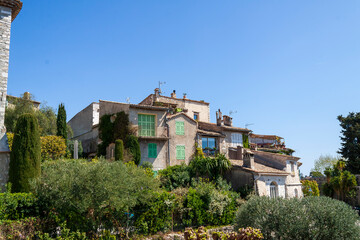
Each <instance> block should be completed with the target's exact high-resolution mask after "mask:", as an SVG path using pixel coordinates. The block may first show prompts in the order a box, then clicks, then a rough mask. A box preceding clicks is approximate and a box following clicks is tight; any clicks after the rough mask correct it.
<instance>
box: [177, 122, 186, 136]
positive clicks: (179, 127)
mask: <svg viewBox="0 0 360 240" xmlns="http://www.w3.org/2000/svg"><path fill="white" fill-rule="evenodd" d="M175 128H176V135H185V128H184V122H180V121H176V122H175Z"/></svg>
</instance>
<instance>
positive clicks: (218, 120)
mask: <svg viewBox="0 0 360 240" xmlns="http://www.w3.org/2000/svg"><path fill="white" fill-rule="evenodd" d="M221 124H222V113H221V110H220V108H219V111H217V112H216V125H218V126H221Z"/></svg>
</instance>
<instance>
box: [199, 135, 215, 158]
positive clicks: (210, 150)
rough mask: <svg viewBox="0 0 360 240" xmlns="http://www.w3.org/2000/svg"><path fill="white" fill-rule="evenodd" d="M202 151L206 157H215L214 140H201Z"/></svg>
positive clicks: (207, 138)
mask: <svg viewBox="0 0 360 240" xmlns="http://www.w3.org/2000/svg"><path fill="white" fill-rule="evenodd" d="M202 149H203V152H204V153H205V154H207V155H215V153H216V138H212V137H203V138H202Z"/></svg>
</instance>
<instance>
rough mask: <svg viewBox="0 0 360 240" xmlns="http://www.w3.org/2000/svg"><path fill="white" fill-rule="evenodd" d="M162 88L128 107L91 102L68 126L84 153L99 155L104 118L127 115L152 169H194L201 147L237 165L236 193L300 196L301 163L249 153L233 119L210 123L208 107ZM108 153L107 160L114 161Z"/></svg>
mask: <svg viewBox="0 0 360 240" xmlns="http://www.w3.org/2000/svg"><path fill="white" fill-rule="evenodd" d="M159 92H160V91H159V89H155V92H154V94H150V95H149V96H148V97H146V98H145V99H144V100H143V101H142V102H141V103H140V104H128V103H119V102H112V101H104V100H100V101H99V102H98V103H92V104H90V105H89V106H88V107H86V108H85V109H83V110H82V111H80V112H79V113H78V114H76V115H75V116H74V117H73V118H72V119H71V120H70V121H69V124H70V126H71V127H72V128H73V132H74V138H73V139H77V140H81V141H82V145H83V149H84V153H86V154H88V155H90V156H91V155H94V154H95V153H96V147H97V145H98V144H99V143H100V142H101V140H100V139H99V137H98V136H99V130H98V126H99V119H100V118H101V117H102V116H104V115H105V114H110V115H111V114H116V113H118V112H121V111H124V112H125V113H127V114H128V115H129V121H130V123H131V125H132V129H133V131H134V133H135V134H136V135H137V136H138V139H139V143H140V149H141V162H150V163H152V164H153V170H155V171H157V170H161V169H164V168H166V167H167V166H173V165H178V164H181V163H185V164H189V162H190V161H191V159H192V157H193V155H194V153H195V148H196V146H199V147H201V148H202V149H203V152H204V153H205V154H206V155H210V156H214V155H215V154H217V153H221V154H224V155H225V156H226V157H227V158H229V159H230V161H231V163H232V166H233V167H232V170H231V171H230V172H229V173H228V174H227V180H228V181H229V182H231V184H232V186H233V188H234V189H235V190H240V189H241V188H242V187H245V186H248V187H252V188H254V189H255V190H256V192H257V193H258V194H259V195H266V196H271V197H301V196H302V191H301V183H300V179H299V171H298V167H299V166H300V165H301V163H299V162H298V160H299V158H296V157H293V156H290V155H284V154H277V153H269V152H264V151H257V149H256V148H254V149H252V150H250V149H246V148H244V143H246V142H247V144H248V146H249V144H250V142H249V139H250V138H249V135H250V134H251V130H249V129H246V128H239V127H235V126H233V124H232V118H231V117H230V116H226V115H224V116H223V115H222V113H221V111H220V109H219V110H218V111H217V112H216V123H211V122H210V110H209V103H206V102H204V101H196V100H191V99H188V98H187V97H186V96H184V98H182V99H179V98H176V93H175V91H174V92H173V93H172V94H171V97H165V96H162V95H160V93H159ZM113 148H114V146H113V145H111V146H109V148H108V154H107V157H108V158H111V157H112V156H113Z"/></svg>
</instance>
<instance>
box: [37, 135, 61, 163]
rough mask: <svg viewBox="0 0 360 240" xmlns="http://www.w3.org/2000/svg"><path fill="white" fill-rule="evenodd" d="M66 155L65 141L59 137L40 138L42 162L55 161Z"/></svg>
mask: <svg viewBox="0 0 360 240" xmlns="http://www.w3.org/2000/svg"><path fill="white" fill-rule="evenodd" d="M65 154H66V143H65V139H64V138H62V137H60V136H45V137H41V158H42V159H43V160H50V159H52V160H56V159H59V158H62V157H64V156H65Z"/></svg>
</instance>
